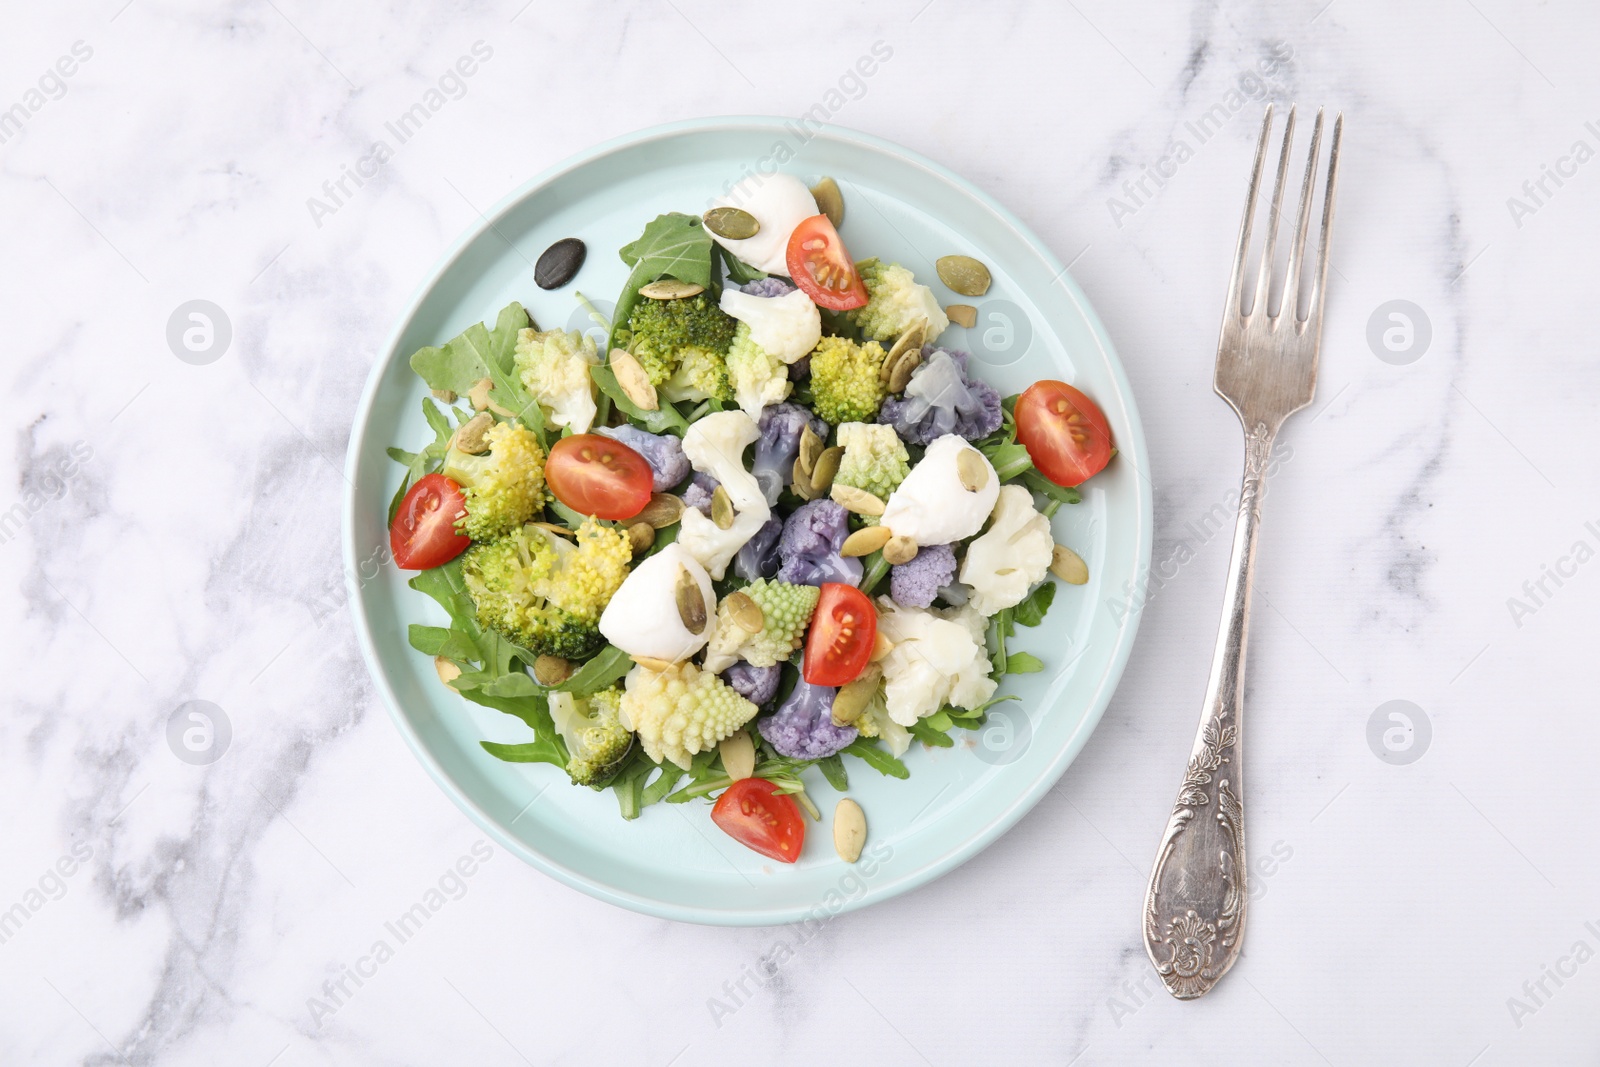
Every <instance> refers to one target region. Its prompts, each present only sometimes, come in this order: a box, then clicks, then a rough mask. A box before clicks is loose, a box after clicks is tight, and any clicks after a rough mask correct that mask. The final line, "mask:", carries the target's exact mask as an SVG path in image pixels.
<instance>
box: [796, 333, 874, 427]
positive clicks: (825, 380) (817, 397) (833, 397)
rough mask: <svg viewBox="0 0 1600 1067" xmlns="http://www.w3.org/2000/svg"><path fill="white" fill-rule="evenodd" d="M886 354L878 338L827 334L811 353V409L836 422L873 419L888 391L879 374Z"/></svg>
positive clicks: (836, 423) (868, 420) (835, 423)
mask: <svg viewBox="0 0 1600 1067" xmlns="http://www.w3.org/2000/svg"><path fill="white" fill-rule="evenodd" d="M885 355H887V353H885V352H884V350H883V346H882V345H880V344H878V342H876V341H868V342H866V343H865V344H857V343H856V342H854V341H852V340H850V339H849V338H847V337H824V338H823V339H822V340H821V341H820V342H818V344H817V347H816V348H815V349H813V350H812V353H811V410H812V411H814V412H816V414H818V415H819V416H821V417H822V418H824V419H826V420H828V421H829V422H831V423H833V424H834V425H838V424H839V423H841V422H870V421H871V420H872V417H873V416H874V415H876V414H877V413H878V408H879V407H880V406H881V405H882V404H883V398H884V396H885V395H886V393H887V392H888V386H887V385H886V384H885V383H884V382H883V381H882V380H880V379H879V377H878V371H880V370H882V369H883V359H884V356H885Z"/></svg>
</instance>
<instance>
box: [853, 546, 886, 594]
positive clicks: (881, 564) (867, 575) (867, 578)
mask: <svg viewBox="0 0 1600 1067" xmlns="http://www.w3.org/2000/svg"><path fill="white" fill-rule="evenodd" d="M862 562H863V563H864V564H865V566H864V567H863V568H862V570H861V585H860V589H861V591H862V592H863V593H865V594H867V595H868V596H871V595H872V591H873V590H874V589H876V588H877V587H878V583H879V582H881V581H883V580H884V578H886V577H887V576H888V574H889V561H888V560H886V559H884V558H883V550H882V549H879V550H878V551H877V552H874V553H872V554H871V555H870V556H868V557H867V558H866V559H864V560H862Z"/></svg>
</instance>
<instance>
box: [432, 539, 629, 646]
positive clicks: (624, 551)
mask: <svg viewBox="0 0 1600 1067" xmlns="http://www.w3.org/2000/svg"><path fill="white" fill-rule="evenodd" d="M632 555H633V553H632V549H631V548H630V546H629V544H628V535H627V534H626V533H624V532H623V531H622V530H621V529H619V528H614V527H608V526H601V525H600V524H599V523H597V522H595V521H594V520H593V519H590V520H588V521H586V522H585V523H584V524H583V526H582V527H581V528H580V529H579V530H578V543H577V545H576V546H573V545H571V544H569V543H568V542H567V541H566V540H565V539H563V538H560V537H557V536H556V535H555V534H553V533H551V532H550V531H548V530H545V529H543V528H541V527H538V526H531V525H530V526H523V527H521V528H519V529H516V530H513V531H512V532H511V533H509V534H506V535H505V536H504V537H501V538H499V539H498V540H495V541H490V542H488V543H486V544H477V545H473V546H472V547H471V548H469V549H467V551H466V554H465V555H463V556H462V557H461V576H462V578H463V579H464V580H465V582H466V585H467V593H468V594H469V595H470V596H471V597H472V602H473V604H474V605H475V606H476V607H477V609H478V622H479V623H481V624H482V625H484V626H487V627H488V628H490V629H492V630H494V631H495V632H496V633H499V634H501V635H502V636H504V637H506V638H507V639H508V640H510V641H512V642H514V643H516V644H518V645H521V646H522V647H523V648H526V649H528V650H529V651H531V652H533V653H535V654H538V655H551V656H561V657H563V658H565V659H583V658H585V657H587V656H591V655H593V654H594V653H595V652H596V651H598V650H599V648H600V646H601V645H603V644H605V639H604V638H603V637H601V636H600V630H599V622H600V613H601V611H603V610H604V609H605V606H606V604H607V603H608V602H610V600H611V597H612V595H613V594H614V593H615V592H616V591H617V588H618V587H619V586H621V585H622V581H623V579H624V578H626V577H627V576H628V561H629V560H630V559H631V558H632Z"/></svg>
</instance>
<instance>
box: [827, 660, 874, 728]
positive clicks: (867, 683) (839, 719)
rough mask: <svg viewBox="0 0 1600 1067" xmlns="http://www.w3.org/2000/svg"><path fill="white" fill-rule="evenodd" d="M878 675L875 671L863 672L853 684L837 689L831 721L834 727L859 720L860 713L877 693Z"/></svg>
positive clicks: (849, 683) (847, 724) (846, 684)
mask: <svg viewBox="0 0 1600 1067" xmlns="http://www.w3.org/2000/svg"><path fill="white" fill-rule="evenodd" d="M878 679H879V675H878V672H877V671H876V670H869V671H866V672H864V673H863V674H862V675H861V676H860V677H859V678H857V679H856V680H855V681H853V682H847V683H845V684H844V685H842V686H840V687H839V691H838V692H837V693H835V694H834V695H833V721H834V725H836V726H849V725H850V724H851V723H853V722H855V721H856V720H857V719H859V718H861V713H862V712H863V711H865V710H867V705H868V704H870V703H872V698H873V696H874V694H876V693H877V692H878Z"/></svg>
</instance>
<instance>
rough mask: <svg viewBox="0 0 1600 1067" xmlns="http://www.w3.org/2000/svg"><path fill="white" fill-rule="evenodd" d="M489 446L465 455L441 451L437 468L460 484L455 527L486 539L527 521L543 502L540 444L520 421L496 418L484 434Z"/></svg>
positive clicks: (452, 450) (542, 471) (472, 535)
mask: <svg viewBox="0 0 1600 1067" xmlns="http://www.w3.org/2000/svg"><path fill="white" fill-rule="evenodd" d="M485 437H486V439H487V441H488V443H489V448H488V451H486V452H484V453H483V454H481V455H476V456H474V455H468V454H467V453H465V452H461V451H458V450H456V449H454V448H452V449H450V451H449V452H447V453H445V457H444V468H443V473H444V475H445V477H447V478H454V479H455V480H456V481H457V482H460V483H461V488H462V494H463V495H464V496H465V497H466V501H467V509H466V510H467V514H466V515H465V516H464V517H462V518H459V519H457V520H456V529H457V530H459V531H460V532H461V533H464V534H466V535H467V536H468V537H470V538H472V539H473V540H474V541H489V540H493V539H494V538H496V537H499V536H500V535H501V534H504V533H506V532H508V531H510V530H514V529H516V528H517V527H518V526H521V525H522V524H523V523H525V522H527V521H528V520H529V519H530V518H532V517H533V515H534V514H535V513H536V512H537V511H539V509H540V508H542V507H544V449H542V448H540V447H539V439H538V438H537V437H535V436H534V435H533V431H532V430H529V429H528V428H527V427H526V426H523V425H522V424H521V423H520V422H497V423H495V424H494V425H493V426H491V427H490V428H489V432H488V433H487V434H486V435H485Z"/></svg>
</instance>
